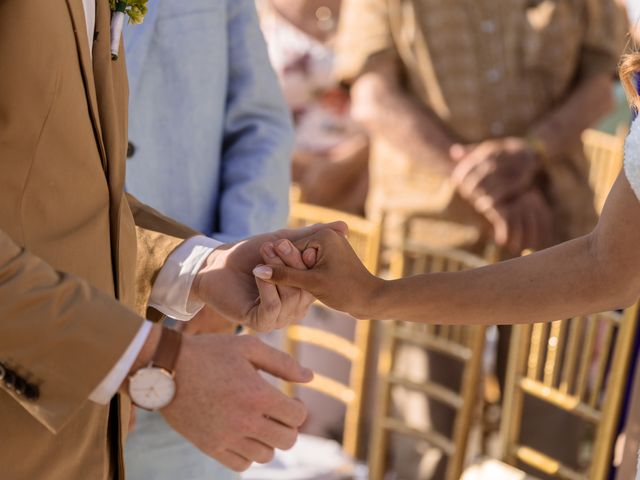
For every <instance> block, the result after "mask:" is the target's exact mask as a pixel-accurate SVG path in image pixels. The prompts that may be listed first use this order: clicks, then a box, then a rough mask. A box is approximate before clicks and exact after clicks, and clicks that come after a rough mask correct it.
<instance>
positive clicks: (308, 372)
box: [300, 367, 314, 382]
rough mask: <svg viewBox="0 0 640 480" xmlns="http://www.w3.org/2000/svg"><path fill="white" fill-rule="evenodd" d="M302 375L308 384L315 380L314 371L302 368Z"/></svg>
mask: <svg viewBox="0 0 640 480" xmlns="http://www.w3.org/2000/svg"><path fill="white" fill-rule="evenodd" d="M300 373H302V378H304V379H305V380H306V381H307V382H310V381H311V380H313V375H314V374H313V370H311V369H309V368H306V367H302V370H301V372H300Z"/></svg>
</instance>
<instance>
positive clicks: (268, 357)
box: [247, 342, 313, 383]
mask: <svg viewBox="0 0 640 480" xmlns="http://www.w3.org/2000/svg"><path fill="white" fill-rule="evenodd" d="M247 357H248V359H249V361H250V362H251V363H252V364H253V365H254V366H255V367H256V368H258V369H260V370H262V371H264V372H267V373H269V374H271V375H273V376H274V377H277V378H280V379H282V380H285V381H287V382H295V383H308V382H310V381H311V380H313V372H312V371H311V370H309V369H308V368H305V367H303V366H302V365H300V363H298V361H297V360H296V359H295V358H293V357H292V356H291V355H289V354H287V353H284V352H281V351H280V350H276V349H275V348H273V347H270V346H269V345H267V344H266V343H263V342H257V343H256V344H255V347H254V348H252V349H250V350H249V352H248V355H247Z"/></svg>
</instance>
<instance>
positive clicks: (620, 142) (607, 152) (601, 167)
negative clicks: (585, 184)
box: [582, 129, 625, 214]
mask: <svg viewBox="0 0 640 480" xmlns="http://www.w3.org/2000/svg"><path fill="white" fill-rule="evenodd" d="M624 137H625V136H624V135H623V133H622V132H621V133H620V134H617V135H611V134H608V133H604V132H600V131H598V130H593V129H589V130H585V131H584V133H583V134H582V145H583V147H584V152H585V155H586V157H587V161H588V163H589V185H590V186H591V188H592V189H593V193H594V206H595V209H596V211H597V212H598V214H600V212H602V208H603V207H604V203H605V201H606V199H607V196H608V195H609V192H610V191H611V188H612V187H613V184H614V183H615V181H616V178H617V177H618V174H619V173H620V169H621V168H622V162H623V159H624Z"/></svg>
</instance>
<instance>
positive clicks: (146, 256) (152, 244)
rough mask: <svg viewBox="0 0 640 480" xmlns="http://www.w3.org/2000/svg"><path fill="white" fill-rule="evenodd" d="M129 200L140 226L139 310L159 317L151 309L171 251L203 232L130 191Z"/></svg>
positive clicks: (138, 262) (158, 316)
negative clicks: (158, 280) (136, 196)
mask: <svg viewBox="0 0 640 480" xmlns="http://www.w3.org/2000/svg"><path fill="white" fill-rule="evenodd" d="M126 196H127V203H128V206H129V208H130V210H131V213H132V215H133V219H134V221H135V225H136V239H137V244H138V249H137V250H138V252H137V255H136V260H135V261H136V298H135V303H136V311H137V312H143V313H145V312H146V316H147V317H148V318H150V319H151V320H158V319H159V318H160V315H159V314H158V312H156V311H149V310H148V306H149V297H150V296H151V289H152V288H153V284H154V282H155V280H156V278H157V277H158V274H159V273H160V270H162V267H163V265H164V263H165V262H166V260H167V258H168V257H169V255H171V253H172V252H173V251H174V250H175V249H176V248H178V247H179V246H180V245H181V244H182V243H183V242H184V241H185V239H187V238H191V237H194V236H196V235H200V233H199V232H197V231H195V230H193V229H191V228H189V227H187V226H185V225H183V224H181V223H179V222H176V221H175V220H173V219H171V218H169V217H167V216H165V215H163V214H161V213H160V212H158V211H157V210H154V209H153V208H151V207H149V206H148V205H145V204H143V203H142V202H140V201H139V200H138V199H136V198H135V197H134V196H133V195H130V194H126Z"/></svg>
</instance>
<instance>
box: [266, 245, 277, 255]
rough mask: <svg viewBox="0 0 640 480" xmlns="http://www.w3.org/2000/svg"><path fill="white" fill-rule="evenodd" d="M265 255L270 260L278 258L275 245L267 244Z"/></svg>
mask: <svg viewBox="0 0 640 480" xmlns="http://www.w3.org/2000/svg"><path fill="white" fill-rule="evenodd" d="M264 253H266V254H267V257H269V258H276V251H275V250H274V249H273V245H272V244H271V243H267V244H266V245H265V246H264Z"/></svg>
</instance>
